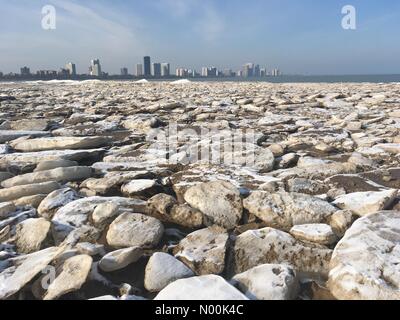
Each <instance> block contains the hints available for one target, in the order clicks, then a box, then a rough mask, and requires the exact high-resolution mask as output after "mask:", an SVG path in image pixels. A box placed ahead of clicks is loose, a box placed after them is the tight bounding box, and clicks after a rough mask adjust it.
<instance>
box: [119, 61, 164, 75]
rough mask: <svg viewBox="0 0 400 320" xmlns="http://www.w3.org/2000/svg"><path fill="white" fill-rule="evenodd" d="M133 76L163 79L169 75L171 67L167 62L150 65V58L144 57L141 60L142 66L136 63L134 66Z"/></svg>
mask: <svg viewBox="0 0 400 320" xmlns="http://www.w3.org/2000/svg"><path fill="white" fill-rule="evenodd" d="M121 75H122V74H121ZM133 75H134V76H136V77H146V78H150V77H154V78H165V77H169V76H170V75H171V67H170V64H169V63H168V62H163V63H160V62H155V63H151V57H149V56H146V57H144V58H143V64H141V63H138V64H137V65H136V66H135V70H134V74H133Z"/></svg>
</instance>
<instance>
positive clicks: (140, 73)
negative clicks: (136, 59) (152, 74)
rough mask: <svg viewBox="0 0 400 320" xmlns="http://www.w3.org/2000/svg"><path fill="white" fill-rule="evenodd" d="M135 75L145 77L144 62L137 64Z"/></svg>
mask: <svg viewBox="0 0 400 320" xmlns="http://www.w3.org/2000/svg"><path fill="white" fill-rule="evenodd" d="M135 76H136V77H143V65H142V64H137V65H136V72H135Z"/></svg>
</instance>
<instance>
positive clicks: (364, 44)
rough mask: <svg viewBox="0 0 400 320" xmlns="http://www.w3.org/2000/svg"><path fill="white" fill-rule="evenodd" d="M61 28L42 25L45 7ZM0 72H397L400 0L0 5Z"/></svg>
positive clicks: (53, 0) (24, 0)
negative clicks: (98, 68) (250, 66)
mask: <svg viewBox="0 0 400 320" xmlns="http://www.w3.org/2000/svg"><path fill="white" fill-rule="evenodd" d="M45 5H52V6H54V7H55V9H56V29H54V30H44V29H43V28H42V18H43V15H42V8H43V6H45ZM345 5H353V6H354V7H355V8H356V18H357V20H356V29H355V30H345V29H343V28H342V18H343V17H344V15H343V14H342V7H343V6H345ZM0 10H1V11H0V14H1V15H0V71H2V72H4V73H8V72H19V69H20V67H22V66H25V65H26V66H28V67H30V68H31V71H36V70H38V69H52V70H59V69H60V68H61V67H63V66H64V65H65V64H66V63H67V62H70V61H71V62H74V63H75V64H76V65H77V71H78V72H79V73H87V70H88V67H89V64H90V60H91V59H94V58H99V59H100V61H101V65H102V69H103V70H104V71H106V72H109V73H119V70H120V68H121V67H128V69H129V71H130V72H132V71H133V68H134V65H135V64H137V63H141V62H142V57H143V56H144V55H150V56H151V57H152V62H170V63H171V67H172V68H173V69H174V68H176V67H185V68H195V69H198V70H199V69H200V68H201V67H202V66H216V67H218V68H219V69H225V68H231V69H233V70H234V71H236V70H238V69H239V68H240V66H242V65H243V64H245V63H248V62H254V63H257V64H260V65H261V66H262V67H266V68H267V69H268V70H270V69H272V68H279V69H281V70H282V71H283V72H284V73H286V74H314V75H322V74H324V75H329V74H394V73H400V37H399V35H400V1H398V0H345V1H341V0H328V1H327V0H301V1H300V0H246V1H245V0H226V1H224V0H146V1H143V0H129V1H127V0H112V1H111V0H79V1H78V0H0Z"/></svg>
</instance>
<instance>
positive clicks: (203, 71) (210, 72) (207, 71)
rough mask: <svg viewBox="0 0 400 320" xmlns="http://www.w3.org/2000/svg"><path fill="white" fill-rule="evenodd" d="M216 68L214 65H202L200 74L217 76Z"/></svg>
mask: <svg viewBox="0 0 400 320" xmlns="http://www.w3.org/2000/svg"><path fill="white" fill-rule="evenodd" d="M217 73H218V71H217V68H215V67H211V68H207V67H203V68H201V76H202V77H216V76H217Z"/></svg>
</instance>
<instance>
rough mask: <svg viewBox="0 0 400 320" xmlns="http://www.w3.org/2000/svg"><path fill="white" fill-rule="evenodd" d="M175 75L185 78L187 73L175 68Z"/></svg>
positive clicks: (185, 70)
mask: <svg viewBox="0 0 400 320" xmlns="http://www.w3.org/2000/svg"><path fill="white" fill-rule="evenodd" d="M175 74H176V76H177V77H182V78H183V77H187V76H188V74H189V72H188V70H187V69H184V68H177V69H176V73H175Z"/></svg>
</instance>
